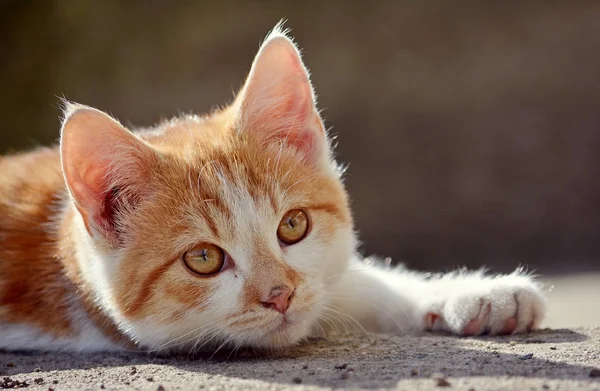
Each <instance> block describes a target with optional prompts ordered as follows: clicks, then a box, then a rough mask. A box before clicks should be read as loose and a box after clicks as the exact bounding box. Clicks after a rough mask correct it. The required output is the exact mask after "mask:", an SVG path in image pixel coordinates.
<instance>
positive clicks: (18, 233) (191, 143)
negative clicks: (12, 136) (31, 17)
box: [0, 24, 546, 353]
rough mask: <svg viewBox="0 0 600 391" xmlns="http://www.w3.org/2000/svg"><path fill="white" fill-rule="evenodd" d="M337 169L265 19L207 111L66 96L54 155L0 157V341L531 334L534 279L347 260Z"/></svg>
mask: <svg viewBox="0 0 600 391" xmlns="http://www.w3.org/2000/svg"><path fill="white" fill-rule="evenodd" d="M342 171H343V170H342V169H341V168H340V166H339V165H338V164H337V163H336V162H335V160H334V157H333V151H332V145H331V140H330V139H329V138H328V136H327V132H326V130H325V127H324V125H323V121H322V119H321V117H320V114H319V111H318V109H317V106H316V98H315V93H314V91H313V87H312V84H311V82H310V78H309V73H308V71H307V69H306V67H305V65H304V63H303V61H302V59H301V56H300V54H299V51H298V49H297V47H296V45H295V44H294V43H293V41H292V39H291V38H290V37H289V35H288V32H287V31H284V30H283V28H282V25H281V24H278V25H277V26H276V27H275V29H274V30H273V31H272V32H271V33H270V34H269V35H268V36H267V38H266V39H265V40H264V42H263V43H262V45H261V47H260V49H259V51H258V54H257V55H256V57H255V59H254V61H253V63H252V66H251V70H250V73H249V75H248V77H247V80H246V82H245V84H244V86H243V87H242V88H241V90H240V91H239V93H238V94H237V95H236V97H235V99H234V101H233V103H231V104H230V105H229V106H227V107H225V108H223V109H219V110H217V111H215V112H213V113H210V114H207V115H204V116H197V115H182V116H180V117H177V118H174V119H172V120H169V121H166V122H163V123H161V124H159V125H158V126H156V127H154V128H149V129H144V130H138V131H134V132H130V131H129V130H127V129H126V128H124V127H123V126H122V125H121V124H120V123H119V122H118V121H117V120H115V119H114V118H112V117H110V116H109V115H107V114H105V113H103V112H101V111H99V110H96V109H94V108H91V107H88V106H84V105H79V104H75V103H68V102H65V109H64V118H63V121H62V129H61V138H60V145H59V146H56V147H54V148H51V147H49V148H39V149H37V150H34V151H30V152H25V153H20V154H13V155H11V156H5V157H2V158H1V159H0V216H1V217H0V348H1V349H19V350H23V349H33V350H69V351H86V352H92V351H119V350H132V349H134V350H142V351H155V352H166V353H170V352H175V351H182V352H191V351H195V350H198V349H205V348H207V347H211V346H212V348H211V349H214V348H215V347H220V346H236V347H237V346H249V347H255V348H266V349H278V348H283V347H287V346H290V345H293V344H296V343H298V342H299V341H302V340H304V339H306V337H308V336H311V335H315V334H318V333H321V332H328V330H327V329H330V331H331V329H335V328H341V326H339V327H336V325H335V322H339V323H343V324H344V327H346V326H353V327H354V328H356V329H362V330H365V331H367V332H377V333H394V334H401V335H404V334H418V333H420V332H422V331H425V330H432V331H442V332H449V333H453V334H456V335H479V334H483V333H489V334H509V333H521V332H526V331H528V330H533V329H535V328H537V327H538V326H539V324H540V322H541V320H542V319H543V316H544V312H545V301H546V300H545V295H544V291H543V287H542V286H541V285H540V283H539V282H537V281H536V280H535V279H534V278H533V277H532V276H531V275H529V274H527V273H525V272H523V271H522V270H520V269H519V270H516V271H515V272H514V273H512V274H508V275H498V276H488V275H486V274H485V273H484V272H482V271H465V270H460V271H456V272H452V273H448V274H439V275H429V274H424V273H417V272H412V271H409V270H407V269H405V268H403V267H396V268H391V267H387V266H382V265H379V264H378V263H377V262H371V261H370V260H369V259H367V260H363V259H362V258H361V257H360V255H359V254H358V252H357V237H356V234H355V228H354V225H353V219H352V213H351V210H350V207H349V201H348V194H347V193H346V190H345V188H344V185H343V182H342ZM333 331H335V330H333Z"/></svg>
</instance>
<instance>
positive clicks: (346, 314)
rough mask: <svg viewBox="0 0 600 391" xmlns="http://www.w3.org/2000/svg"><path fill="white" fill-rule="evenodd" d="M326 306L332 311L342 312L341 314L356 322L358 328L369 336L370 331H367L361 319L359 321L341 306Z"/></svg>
mask: <svg viewBox="0 0 600 391" xmlns="http://www.w3.org/2000/svg"><path fill="white" fill-rule="evenodd" d="M326 308H327V309H328V310H330V311H334V312H336V313H338V314H340V315H341V316H345V317H346V318H348V319H349V320H351V321H352V322H354V324H355V325H356V326H358V328H359V329H360V330H362V331H363V333H365V335H367V336H369V333H368V332H367V330H365V328H364V327H363V326H362V325H361V324H360V322H359V321H357V320H356V319H355V318H354V317H353V316H351V315H350V314H348V313H347V312H345V311H343V310H342V309H341V308H339V307H337V306H335V305H333V304H326Z"/></svg>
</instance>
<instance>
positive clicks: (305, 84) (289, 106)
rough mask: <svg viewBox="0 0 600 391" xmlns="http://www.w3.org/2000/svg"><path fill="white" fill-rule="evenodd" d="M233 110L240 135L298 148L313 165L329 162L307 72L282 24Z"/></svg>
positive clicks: (255, 64) (267, 43)
mask: <svg viewBox="0 0 600 391" xmlns="http://www.w3.org/2000/svg"><path fill="white" fill-rule="evenodd" d="M234 110H235V113H236V120H237V126H238V129H239V130H240V131H241V132H250V133H253V134H256V135H258V136H260V137H262V138H264V139H265V140H266V141H273V140H275V141H278V142H281V143H284V144H286V145H289V146H291V147H294V148H296V149H297V150H298V151H299V152H301V153H302V154H303V155H304V158H305V159H307V160H308V161H310V162H313V163H317V162H318V163H328V162H329V160H330V152H329V144H328V141H327V137H326V135H325V128H324V125H323V121H322V120H321V117H320V116H319V111H318V110H317V106H316V97H315V94H314V91H313V87H312V84H311V82H310V76H309V72H308V70H307V69H306V67H305V66H304V63H303V62H302V58H301V56H300V52H299V51H298V48H297V47H296V45H295V44H294V43H293V41H292V40H291V38H289V37H288V36H287V30H284V29H283V23H282V22H280V23H278V24H277V25H276V26H275V28H274V29H273V30H272V31H271V33H269V35H268V36H267V38H266V39H265V41H264V42H263V44H262V45H261V47H260V50H259V51H258V54H257V55H256V57H255V59H254V62H253V64H252V68H251V70H250V74H249V75H248V79H247V80H246V83H245V84H244V86H243V87H242V89H241V91H240V93H239V94H238V96H237V98H236V101H235V102H234Z"/></svg>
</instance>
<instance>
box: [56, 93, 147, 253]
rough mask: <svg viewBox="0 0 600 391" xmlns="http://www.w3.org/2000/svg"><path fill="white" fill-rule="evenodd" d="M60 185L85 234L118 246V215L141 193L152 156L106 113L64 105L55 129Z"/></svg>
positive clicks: (84, 107) (141, 142)
mask: <svg viewBox="0 0 600 391" xmlns="http://www.w3.org/2000/svg"><path fill="white" fill-rule="evenodd" d="M60 152H61V164H62V170H63V174H64V178H65V182H66V184H67V187H68V189H69V192H70V194H71V197H72V200H73V202H74V204H75V206H76V207H77V210H78V211H79V213H80V214H81V216H82V217H83V220H84V222H85V225H86V228H87V230H88V232H89V233H90V235H92V236H93V237H96V238H100V239H103V240H105V241H106V242H108V243H109V244H110V245H111V246H113V247H114V246H117V245H118V244H119V243H120V240H121V238H120V229H119V228H120V227H119V217H120V215H119V213H123V212H125V211H126V210H131V209H133V208H135V204H136V202H139V200H140V198H141V197H143V195H144V193H145V192H146V191H147V187H146V183H147V181H146V179H147V176H148V172H149V169H150V167H151V166H152V165H153V163H154V162H155V160H156V153H155V152H154V150H152V149H151V147H149V146H148V145H146V144H145V143H144V142H143V141H142V140H140V139H138V138H137V137H136V136H135V135H133V134H132V133H130V132H129V131H128V130H127V129H125V128H124V127H123V126H122V125H121V124H119V123H118V122H117V121H116V120H114V119H113V118H112V117H110V116H109V115H107V114H105V113H103V112H101V111H99V110H96V109H93V108H91V107H87V106H81V105H74V104H68V105H67V108H66V110H65V115H64V121H63V125H62V130H61V146H60Z"/></svg>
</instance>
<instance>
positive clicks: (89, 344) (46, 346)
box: [0, 298, 123, 352]
mask: <svg viewBox="0 0 600 391" xmlns="http://www.w3.org/2000/svg"><path fill="white" fill-rule="evenodd" d="M77 302H78V301H77V299H75V298H72V300H71V305H70V309H71V311H70V314H69V315H70V321H71V325H72V326H73V329H74V330H75V331H74V333H73V334H72V335H70V336H69V337H60V338H57V337H54V336H52V335H49V334H46V333H44V332H43V331H42V330H40V329H37V328H35V327H33V326H30V325H23V324H12V323H0V349H7V350H66V351H76V352H94V351H119V350H123V347H122V346H120V345H118V344H116V343H114V342H113V341H111V340H110V339H109V338H108V337H107V336H105V335H104V334H103V333H102V331H101V330H100V329H98V328H97V327H96V325H95V324H94V323H93V322H92V321H91V320H90V319H89V318H88V316H87V314H86V312H85V311H84V310H83V308H81V306H79V305H78V304H76V303H77Z"/></svg>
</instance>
